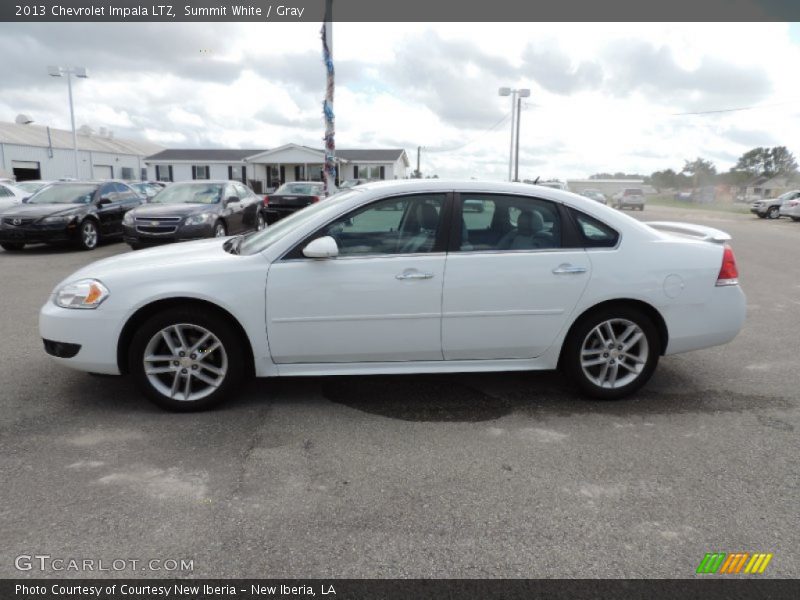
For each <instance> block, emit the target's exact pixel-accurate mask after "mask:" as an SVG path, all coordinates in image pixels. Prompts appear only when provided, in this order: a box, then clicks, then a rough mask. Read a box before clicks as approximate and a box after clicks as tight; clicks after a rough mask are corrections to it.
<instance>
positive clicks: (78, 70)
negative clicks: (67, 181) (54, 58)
mask: <svg viewBox="0 0 800 600" xmlns="http://www.w3.org/2000/svg"><path fill="white" fill-rule="evenodd" d="M47 73H48V74H49V75H50V77H63V76H64V75H65V74H66V76H67V90H68V91H69V118H70V121H71V122H72V151H73V158H74V159H75V179H80V175H78V134H77V133H76V132H75V107H74V106H73V104H72V76H73V75H75V77H80V78H81V79H86V78H88V77H89V72H88V71H87V70H86V67H47Z"/></svg>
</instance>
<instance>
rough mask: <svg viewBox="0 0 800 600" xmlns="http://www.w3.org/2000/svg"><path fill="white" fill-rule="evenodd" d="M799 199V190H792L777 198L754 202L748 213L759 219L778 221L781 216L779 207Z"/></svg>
mask: <svg viewBox="0 0 800 600" xmlns="http://www.w3.org/2000/svg"><path fill="white" fill-rule="evenodd" d="M796 198H800V190H792V191H790V192H786V193H785V194H781V195H780V196H778V197H777V198H766V199H764V200H756V201H755V202H753V204H752V205H751V206H750V212H751V213H753V214H754V215H758V218H759V219H778V218H780V216H781V207H782V206H783V205H784V203H786V202H789V200H795V199H796Z"/></svg>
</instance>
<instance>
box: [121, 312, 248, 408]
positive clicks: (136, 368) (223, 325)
mask: <svg viewBox="0 0 800 600" xmlns="http://www.w3.org/2000/svg"><path fill="white" fill-rule="evenodd" d="M174 325H181V326H182V327H185V328H191V327H199V328H202V329H204V330H206V331H208V332H210V333H211V334H213V336H215V337H216V338H217V340H218V341H219V342H220V348H221V351H220V350H215V351H212V352H211V353H210V354H209V355H208V358H209V359H211V360H214V361H215V362H214V363H213V364H214V366H215V368H219V367H220V366H221V365H225V366H226V367H227V368H226V370H225V373H224V375H222V376H221V379H220V380H219V381H218V385H217V386H216V388H215V389H213V391H211V392H210V393H208V394H207V395H205V396H203V397H200V398H197V399H191V398H190V399H180V398H174V397H170V396H169V395H167V394H165V393H164V392H163V391H161V390H159V389H158V388H157V387H156V386H155V385H154V384H153V383H152V382H151V381H150V379H149V378H148V375H147V374H146V373H145V367H144V356H145V351H146V350H147V347H148V344H150V343H151V341H152V340H154V339H158V340H160V339H161V338H156V336H158V335H159V332H161V331H163V330H164V329H166V328H168V327H170V326H174ZM176 339H177V338H173V342H174V341H175V340H176ZM197 341H198V340H197V339H195V338H189V339H186V343H187V345H188V346H191V345H192V342H195V343H196V342H197ZM157 343H161V342H157ZM246 343H247V340H243V339H241V335H240V333H239V332H238V331H237V330H236V328H235V327H234V326H233V325H231V324H230V323H229V321H228V320H227V319H225V318H224V317H222V316H219V315H217V314H215V313H213V312H210V311H208V310H198V309H196V308H170V309H167V310H164V311H163V312H160V313H158V314H156V315H154V316H152V317H150V318H149V319H148V320H147V321H146V322H145V323H144V325H142V326H141V327H139V329H138V330H137V332H136V334H135V335H134V337H133V339H132V340H131V345H130V353H129V359H128V369H129V372H130V374H131V376H132V377H133V379H134V381H135V382H136V385H137V386H138V387H139V389H140V390H141V391H142V392H143V393H144V394H145V395H146V396H147V397H148V398H149V399H150V400H151V401H152V402H154V403H155V404H157V405H158V406H160V407H161V408H164V409H166V410H170V411H174V412H193V411H199V410H206V409H209V408H211V407H213V406H216V405H217V404H219V403H221V402H223V401H224V400H226V399H227V398H229V397H230V396H232V395H233V394H235V393H236V392H237V391H238V389H239V387H240V386H241V383H242V381H243V380H244V377H245V374H246V373H247V372H248V370H247V369H246V367H245V360H246V356H247V354H246V353H245V352H244V351H243V350H242V348H243V344H246ZM160 347H161V348H166V344H165V343H164V345H162V346H160ZM177 349H178V348H176V350H177ZM184 353H185V354H186V352H184ZM198 354H200V355H202V350H201V351H200V352H199V353H198ZM223 355H224V356H225V357H226V361H224V362H221V361H220V360H219V357H221V356H223ZM184 358H186V359H187V360H188V359H189V358H190V357H189V356H185V357H184ZM178 360H181V359H180V358H178ZM201 360H203V359H201ZM175 362H177V361H171V360H167V361H163V364H161V366H162V367H167V368H169V367H170V364H172V365H173V366H175V365H174V363H175ZM184 366H188V365H184ZM192 369H194V366H192V367H188V368H181V365H180V364H178V365H177V366H176V367H175V369H174V370H170V371H169V372H167V373H163V374H161V375H159V377H158V380H159V381H161V384H162V385H163V386H166V385H167V383H168V382H169V381H170V379H172V381H173V382H174V381H176V380H178V381H179V385H178V387H182V386H183V385H184V384H183V383H180V382H185V381H186V379H187V377H186V376H185V375H183V373H191V374H192V375H193V374H194V373H197V372H201V373H203V372H204V371H202V370H201V371H197V370H192ZM178 371H180V373H181V374H180V375H179V373H178ZM173 372H174V373H175V375H174V376H173V375H172V373H173ZM189 379H191V375H190V377H189ZM194 385H195V386H199V387H200V388H203V387H205V388H208V387H209V386H207V385H205V386H204V383H203V382H202V381H200V380H199V379H195V382H194ZM190 390H192V388H191V387H190ZM201 391H202V390H198V392H197V393H201ZM178 394H182V392H178Z"/></svg>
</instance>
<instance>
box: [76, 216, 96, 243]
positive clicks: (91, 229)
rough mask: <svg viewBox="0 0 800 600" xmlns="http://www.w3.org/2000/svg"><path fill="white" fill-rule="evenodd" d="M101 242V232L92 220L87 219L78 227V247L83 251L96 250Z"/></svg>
mask: <svg viewBox="0 0 800 600" xmlns="http://www.w3.org/2000/svg"><path fill="white" fill-rule="evenodd" d="M99 241H100V230H99V229H98V228H97V223H96V222H95V221H94V220H92V219H85V220H83V221H82V222H81V224H80V225H78V239H77V245H78V248H80V249H81V250H94V249H95V248H97V244H98V242H99Z"/></svg>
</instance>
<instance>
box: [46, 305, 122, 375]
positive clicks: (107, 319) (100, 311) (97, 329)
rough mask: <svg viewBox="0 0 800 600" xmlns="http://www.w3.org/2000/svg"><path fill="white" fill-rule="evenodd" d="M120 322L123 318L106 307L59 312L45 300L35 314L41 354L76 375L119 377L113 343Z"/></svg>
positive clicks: (62, 309) (115, 349)
mask: <svg viewBox="0 0 800 600" xmlns="http://www.w3.org/2000/svg"><path fill="white" fill-rule="evenodd" d="M123 322H124V315H122V314H119V313H117V312H116V311H109V310H107V307H106V306H101V307H99V308H97V309H95V310H77V309H69V308H61V307H60V306H56V305H55V304H53V300H52V298H48V300H47V302H46V303H45V305H44V306H42V309H41V310H40V311H39V334H40V336H41V337H42V339H43V340H45V350H46V351H47V353H48V354H49V355H50V357H51V358H52V359H53V360H54V361H56V362H57V363H60V364H62V365H64V366H67V367H70V368H72V369H77V370H79V371H89V372H91V373H103V374H107V375H119V373H120V371H119V367H118V366H117V340H118V339H119V333H120V329H121V325H120V324H121V323H123ZM56 344H58V346H57V345H56ZM75 346H78V348H77V351H75V350H76V349H75ZM73 351H75V352H74V353H73Z"/></svg>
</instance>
